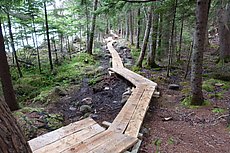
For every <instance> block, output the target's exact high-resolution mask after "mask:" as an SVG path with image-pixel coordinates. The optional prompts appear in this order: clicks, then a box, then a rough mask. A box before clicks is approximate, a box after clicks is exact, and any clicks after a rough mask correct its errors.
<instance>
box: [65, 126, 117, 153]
mask: <svg viewBox="0 0 230 153" xmlns="http://www.w3.org/2000/svg"><path fill="white" fill-rule="evenodd" d="M113 135H114V132H112V131H108V130H107V131H104V132H102V133H100V134H98V135H96V136H94V137H92V138H90V139H87V140H85V141H82V142H80V143H76V144H74V145H72V146H71V147H70V148H67V149H66V150H64V151H63V152H62V153H78V152H79V153H87V152H89V151H90V150H92V149H94V148H96V147H98V146H100V145H101V144H103V143H105V142H106V141H108V140H109V139H110V137H112V136H113Z"/></svg>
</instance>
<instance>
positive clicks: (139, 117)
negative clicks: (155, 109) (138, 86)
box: [125, 86, 155, 137]
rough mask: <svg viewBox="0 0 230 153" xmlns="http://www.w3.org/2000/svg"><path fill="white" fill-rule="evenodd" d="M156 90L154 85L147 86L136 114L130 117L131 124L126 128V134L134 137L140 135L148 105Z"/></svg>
mask: <svg viewBox="0 0 230 153" xmlns="http://www.w3.org/2000/svg"><path fill="white" fill-rule="evenodd" d="M154 91H155V88H154V87H148V86H147V87H146V90H145V91H144V93H143V95H142V97H141V99H140V102H139V105H138V106H137V108H136V110H135V112H134V115H133V116H132V118H131V119H130V122H129V125H128V126H127V129H126V130H125V134H127V135H129V136H132V137H138V134H139V131H140V128H141V125H142V122H143V120H144V117H145V114H146V112H147V110H148V106H149V103H150V101H151V98H152V96H153V93H154Z"/></svg>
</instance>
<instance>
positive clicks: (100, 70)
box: [96, 66, 104, 73]
mask: <svg viewBox="0 0 230 153" xmlns="http://www.w3.org/2000/svg"><path fill="white" fill-rule="evenodd" d="M96 71H97V72H98V73H99V72H103V71H104V67H103V66H99V67H98V68H97V70H96Z"/></svg>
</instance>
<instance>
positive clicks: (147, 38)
mask: <svg viewBox="0 0 230 153" xmlns="http://www.w3.org/2000/svg"><path fill="white" fill-rule="evenodd" d="M152 14H153V6H150V7H149V10H148V17H147V24H146V29H145V36H144V40H143V44H142V47H141V53H140V56H139V58H138V61H137V66H138V67H142V62H143V60H144V57H145V52H146V49H147V46H148V41H149V33H150V30H151V24H152Z"/></svg>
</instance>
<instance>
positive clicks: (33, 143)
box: [28, 118, 97, 151]
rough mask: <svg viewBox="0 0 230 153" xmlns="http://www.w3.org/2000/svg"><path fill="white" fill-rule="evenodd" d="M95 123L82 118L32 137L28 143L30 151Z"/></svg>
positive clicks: (89, 119)
mask: <svg viewBox="0 0 230 153" xmlns="http://www.w3.org/2000/svg"><path fill="white" fill-rule="evenodd" d="M96 124H97V123H96V122H95V121H94V120H93V119H91V118H86V119H84V120H81V121H78V122H75V123H72V124H69V125H67V126H65V127H62V128H60V129H57V130H55V131H52V132H49V133H47V134H44V135H42V136H39V137H37V138H34V139H32V140H30V141H29V142H28V143H29V145H30V147H31V149H32V151H36V150H37V149H40V148H42V147H44V146H46V145H48V144H51V143H53V142H55V141H57V140H59V139H62V138H64V137H66V136H68V135H71V134H73V133H76V132H79V131H82V130H83V129H85V128H88V127H90V126H93V125H96Z"/></svg>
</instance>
